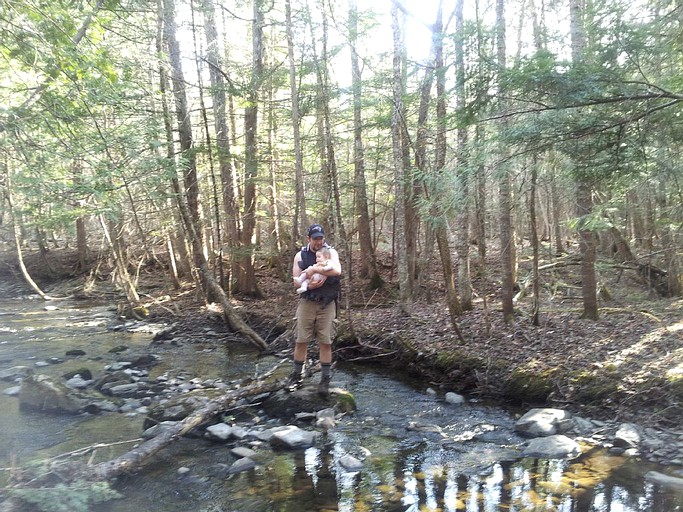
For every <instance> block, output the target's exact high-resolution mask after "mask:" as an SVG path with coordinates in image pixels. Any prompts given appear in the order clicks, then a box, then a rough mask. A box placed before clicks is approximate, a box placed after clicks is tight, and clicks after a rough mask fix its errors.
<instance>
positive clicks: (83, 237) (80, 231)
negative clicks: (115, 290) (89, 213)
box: [72, 161, 88, 270]
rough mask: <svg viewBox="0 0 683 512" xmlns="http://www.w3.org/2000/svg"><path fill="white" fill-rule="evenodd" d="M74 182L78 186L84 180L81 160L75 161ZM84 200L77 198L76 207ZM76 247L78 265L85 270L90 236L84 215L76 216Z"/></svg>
mask: <svg viewBox="0 0 683 512" xmlns="http://www.w3.org/2000/svg"><path fill="white" fill-rule="evenodd" d="M72 169H73V183H74V185H75V186H76V188H78V187H79V186H80V184H81V181H82V176H81V173H82V172H83V169H82V167H81V162H80V161H74V164H73V168H72ZM81 202H82V200H81V199H79V200H77V203H76V204H75V206H76V207H80V206H82V203H81ZM76 248H77V252H78V266H79V268H80V269H81V270H85V268H86V265H87V261H88V236H87V231H86V228H85V219H84V217H83V215H79V216H78V217H77V218H76Z"/></svg>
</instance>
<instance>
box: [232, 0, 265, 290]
mask: <svg viewBox="0 0 683 512" xmlns="http://www.w3.org/2000/svg"><path fill="white" fill-rule="evenodd" d="M251 38H252V39H251V41H252V76H251V84H250V87H249V93H248V105H247V107H246V108H245V109H244V209H243V212H242V237H241V245H240V249H239V251H240V257H239V262H240V264H239V271H238V272H239V274H238V276H237V281H238V285H237V289H238V290H239V292H240V293H243V294H246V295H252V296H255V297H260V296H261V292H260V291H259V289H258V287H257V285H256V272H254V263H255V253H254V251H255V245H254V242H255V240H254V237H255V231H256V179H257V178H258V102H259V92H260V88H261V82H262V77H263V12H261V0H253V19H252V34H251Z"/></svg>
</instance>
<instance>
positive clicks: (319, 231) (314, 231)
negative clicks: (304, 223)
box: [308, 224, 325, 238]
mask: <svg viewBox="0 0 683 512" xmlns="http://www.w3.org/2000/svg"><path fill="white" fill-rule="evenodd" d="M308 236H310V237H311V238H323V237H324V236H325V231H324V230H323V227H322V226H321V225H320V224H311V225H310V227H309V228H308Z"/></svg>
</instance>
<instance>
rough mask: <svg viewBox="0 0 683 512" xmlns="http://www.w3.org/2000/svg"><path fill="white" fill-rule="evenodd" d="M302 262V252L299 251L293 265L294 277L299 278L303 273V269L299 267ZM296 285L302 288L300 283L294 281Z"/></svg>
mask: <svg viewBox="0 0 683 512" xmlns="http://www.w3.org/2000/svg"><path fill="white" fill-rule="evenodd" d="M300 261H301V251H297V253H296V255H295V256H294V263H293V264H292V277H293V278H294V277H299V276H300V275H301V274H302V273H303V270H301V267H300V266H299V262H300ZM292 282H293V283H294V286H296V287H297V288H298V287H299V286H301V284H300V283H299V282H298V281H294V280H292Z"/></svg>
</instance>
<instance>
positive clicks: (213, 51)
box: [202, 0, 239, 291]
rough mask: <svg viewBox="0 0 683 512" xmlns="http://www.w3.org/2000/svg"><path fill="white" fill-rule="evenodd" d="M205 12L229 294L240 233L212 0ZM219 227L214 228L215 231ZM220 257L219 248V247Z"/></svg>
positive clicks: (205, 0) (233, 168)
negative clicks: (235, 250)
mask: <svg viewBox="0 0 683 512" xmlns="http://www.w3.org/2000/svg"><path fill="white" fill-rule="evenodd" d="M202 4H203V10H204V31H205V32H206V38H207V61H208V63H209V80H210V81H211V97H212V100H213V118H214V130H215V131H216V147H217V158H218V166H219V169H220V171H219V172H220V176H221V191H222V200H223V212H224V219H223V222H224V229H225V233H226V240H225V241H224V242H225V243H226V245H227V246H228V260H229V263H228V265H227V268H228V269H229V270H228V276H227V278H226V282H222V283H221V284H222V285H223V286H225V288H226V289H227V290H228V291H229V290H231V284H230V283H231V281H232V278H231V275H230V274H231V272H232V268H233V260H234V257H235V256H234V249H235V247H236V246H237V245H238V243H239V232H238V229H237V221H236V219H237V218H238V216H239V215H238V211H237V206H236V203H235V182H236V179H237V178H236V174H235V166H234V165H233V158H232V154H231V150H230V134H229V130H228V117H227V101H226V94H225V80H224V78H223V74H222V73H221V69H222V67H223V66H222V60H221V52H220V49H221V46H220V40H219V38H218V30H217V28H216V19H215V8H214V5H213V0H203V1H202ZM218 228H219V226H217V229H218ZM219 252H220V254H222V247H221V248H220V251H219Z"/></svg>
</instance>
